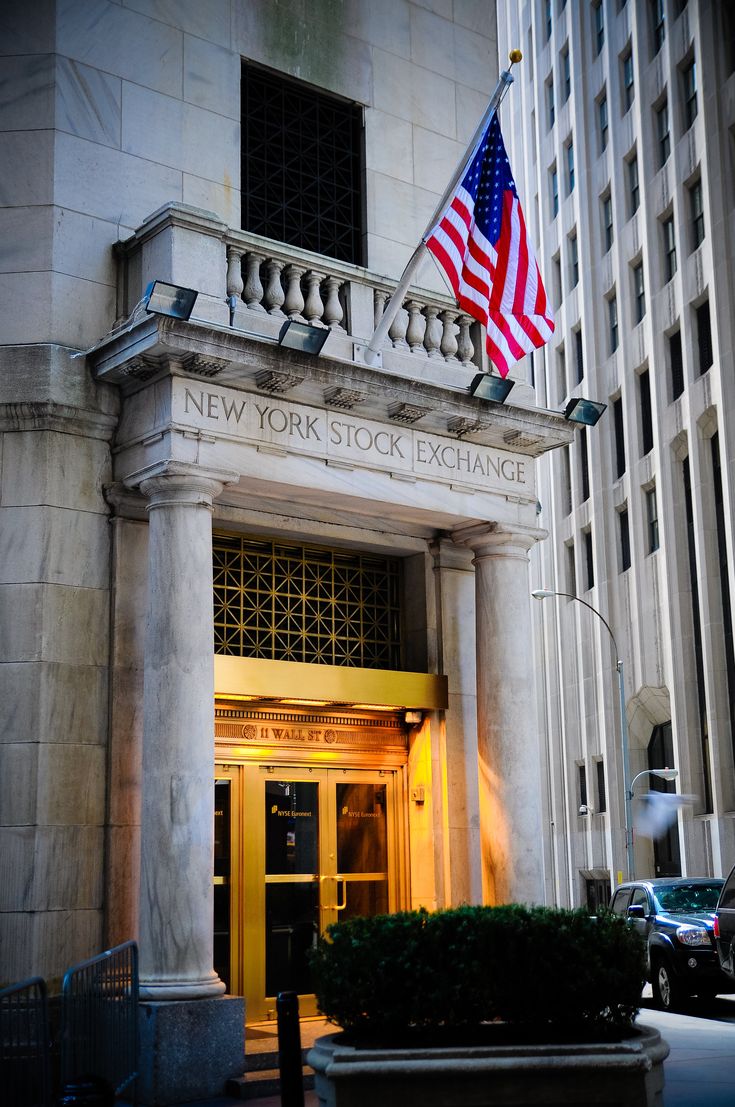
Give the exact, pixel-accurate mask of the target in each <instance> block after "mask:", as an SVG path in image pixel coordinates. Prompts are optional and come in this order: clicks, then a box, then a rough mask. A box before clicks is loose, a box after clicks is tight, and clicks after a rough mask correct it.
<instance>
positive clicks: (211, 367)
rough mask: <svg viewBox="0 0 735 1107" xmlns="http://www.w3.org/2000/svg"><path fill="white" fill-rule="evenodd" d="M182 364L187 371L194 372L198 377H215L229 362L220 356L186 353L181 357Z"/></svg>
mask: <svg viewBox="0 0 735 1107" xmlns="http://www.w3.org/2000/svg"><path fill="white" fill-rule="evenodd" d="M182 365H183V367H184V369H186V371H187V373H196V374H197V376H198V377H216V376H218V375H219V374H220V373H221V372H222V370H223V369H226V368H227V367H228V365H229V362H227V361H225V359H224V358H221V357H210V356H208V355H205V354H187V356H186V357H185V358H183V359H182Z"/></svg>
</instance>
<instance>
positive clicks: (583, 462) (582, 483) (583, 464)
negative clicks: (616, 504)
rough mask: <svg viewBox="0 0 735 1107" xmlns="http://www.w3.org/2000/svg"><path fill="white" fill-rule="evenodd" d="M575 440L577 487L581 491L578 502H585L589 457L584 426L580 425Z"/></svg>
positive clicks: (588, 483) (588, 495) (587, 497)
mask: <svg viewBox="0 0 735 1107" xmlns="http://www.w3.org/2000/svg"><path fill="white" fill-rule="evenodd" d="M577 441H578V442H579V487H580V490H581V493H582V496H581V499H580V503H585V502H586V501H587V500H588V499H589V498H590V458H589V444H588V441H587V428H586V427H582V428H581V430H579V431H578V432H577Z"/></svg>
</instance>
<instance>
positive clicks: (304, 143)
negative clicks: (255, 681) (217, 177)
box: [242, 65, 364, 265]
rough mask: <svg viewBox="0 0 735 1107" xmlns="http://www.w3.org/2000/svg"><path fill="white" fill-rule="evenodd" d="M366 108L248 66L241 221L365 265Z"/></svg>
mask: <svg viewBox="0 0 735 1107" xmlns="http://www.w3.org/2000/svg"><path fill="white" fill-rule="evenodd" d="M362 192H363V166H362V109H361V108H360V106H359V105H356V104H350V103H347V102H345V101H342V100H337V99H336V98H333V97H331V96H328V95H326V94H325V93H321V92H316V91H314V90H313V89H310V88H307V87H306V86H304V85H302V84H300V83H299V82H297V81H292V80H288V79H286V78H283V77H281V76H278V75H275V74H272V73H266V72H264V71H263V70H260V69H258V68H256V67H254V66H251V65H243V68H242V226H243V229H244V230H246V231H252V232H254V233H255V234H260V235H264V236H265V237H266V238H272V239H275V240H277V241H279V242H286V243H288V244H289V245H291V246H299V247H301V248H303V249H305V250H313V251H314V252H315V253H317V254H325V255H326V256H327V257H331V258H336V259H337V260H338V261H347V262H354V263H356V264H358V265H360V264H362V263H363V260H364V259H363V226H362V224H363V196H362Z"/></svg>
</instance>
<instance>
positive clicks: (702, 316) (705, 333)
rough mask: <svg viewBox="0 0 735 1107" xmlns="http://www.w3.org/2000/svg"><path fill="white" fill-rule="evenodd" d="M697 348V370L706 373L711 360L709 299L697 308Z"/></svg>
mask: <svg viewBox="0 0 735 1107" xmlns="http://www.w3.org/2000/svg"><path fill="white" fill-rule="evenodd" d="M697 350H698V352H699V372H700V373H706V372H707V370H708V369H709V368H710V367H711V365H712V360H713V359H712V327H711V324H710V317H709V300H705V301H704V303H703V304H700V305H699V307H698V308H697Z"/></svg>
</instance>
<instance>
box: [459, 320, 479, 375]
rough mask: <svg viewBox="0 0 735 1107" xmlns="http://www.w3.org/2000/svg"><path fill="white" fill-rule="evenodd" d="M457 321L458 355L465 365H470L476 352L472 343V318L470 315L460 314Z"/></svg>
mask: <svg viewBox="0 0 735 1107" xmlns="http://www.w3.org/2000/svg"><path fill="white" fill-rule="evenodd" d="M457 323H458V324H459V337H458V339H457V356H458V358H459V360H460V361H461V362H462V364H463V365H469V364H470V363H471V362H472V357H473V354H474V352H475V347H474V345H473V344H472V338H471V337H470V327H471V326H472V319H471V318H470V316H469V315H460V317H459V319H458V320H457Z"/></svg>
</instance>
